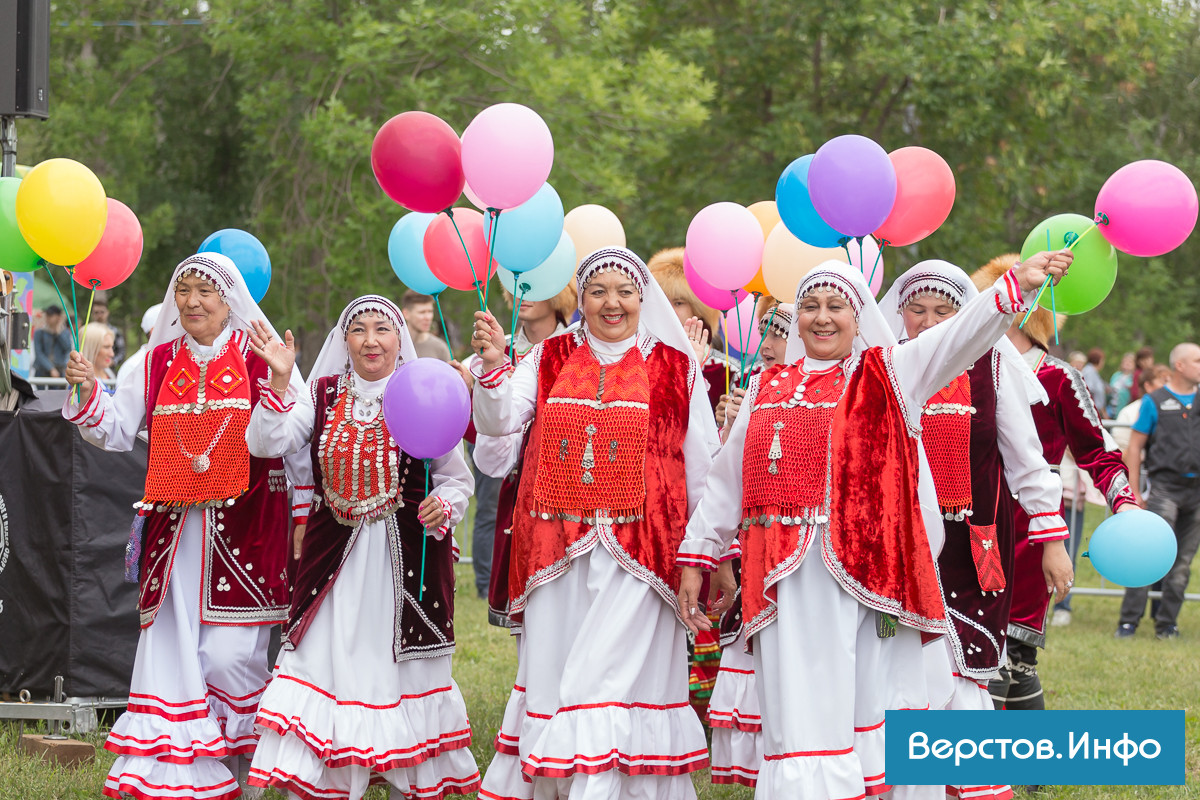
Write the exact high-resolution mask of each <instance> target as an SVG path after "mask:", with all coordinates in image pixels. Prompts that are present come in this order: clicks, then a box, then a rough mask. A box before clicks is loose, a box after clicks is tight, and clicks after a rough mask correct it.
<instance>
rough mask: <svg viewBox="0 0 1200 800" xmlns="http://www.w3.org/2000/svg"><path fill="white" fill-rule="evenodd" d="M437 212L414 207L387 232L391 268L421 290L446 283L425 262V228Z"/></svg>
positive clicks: (428, 291) (435, 288)
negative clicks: (413, 209)
mask: <svg viewBox="0 0 1200 800" xmlns="http://www.w3.org/2000/svg"><path fill="white" fill-rule="evenodd" d="M436 216H437V214H424V213H422V212H420V211H413V212H412V213H409V214H405V215H404V216H403V217H401V218H400V220H399V221H398V222H397V223H396V224H395V225H393V226H392V233H391V235H389V236H388V261H390V262H392V271H393V272H395V273H396V277H397V278H399V279H400V282H401V283H403V284H404V285H405V286H407V287H408V288H410V289H412V290H413V291H414V292H420V293H421V294H439V293H440V292H443V291H445V290H446V284H444V283H442V282H441V281H439V280H438V279H437V278H436V277H434V275H433V271H432V270H430V269H429V265H428V264H426V263H425V248H424V242H425V229H426V228H428V227H429V223H431V222H433V219H434V217H436Z"/></svg>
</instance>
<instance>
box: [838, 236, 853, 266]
mask: <svg viewBox="0 0 1200 800" xmlns="http://www.w3.org/2000/svg"><path fill="white" fill-rule="evenodd" d="M838 244H840V245H841V246H842V249H843V250H845V251H846V260H847V261H851V260H853V259H851V258H850V237H849V236H847V237H845V238H844V239H842V240H841V241H840V242H838Z"/></svg>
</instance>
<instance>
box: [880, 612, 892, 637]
mask: <svg viewBox="0 0 1200 800" xmlns="http://www.w3.org/2000/svg"><path fill="white" fill-rule="evenodd" d="M875 635H876V636H878V637H879V638H880V639H890V638H892V637H893V636H895V635H896V618H895V617H894V616H892V615H891V614H885V613H883V612H882V611H876V612H875Z"/></svg>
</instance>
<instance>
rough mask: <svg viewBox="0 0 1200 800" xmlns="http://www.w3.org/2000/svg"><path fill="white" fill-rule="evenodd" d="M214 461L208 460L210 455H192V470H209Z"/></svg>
mask: <svg viewBox="0 0 1200 800" xmlns="http://www.w3.org/2000/svg"><path fill="white" fill-rule="evenodd" d="M211 464H212V462H210V461H209V460H208V456H206V455H204V454H203V453H201V454H200V455H198V456H192V472H196V473H200V472H208V468H209V467H210V466H211Z"/></svg>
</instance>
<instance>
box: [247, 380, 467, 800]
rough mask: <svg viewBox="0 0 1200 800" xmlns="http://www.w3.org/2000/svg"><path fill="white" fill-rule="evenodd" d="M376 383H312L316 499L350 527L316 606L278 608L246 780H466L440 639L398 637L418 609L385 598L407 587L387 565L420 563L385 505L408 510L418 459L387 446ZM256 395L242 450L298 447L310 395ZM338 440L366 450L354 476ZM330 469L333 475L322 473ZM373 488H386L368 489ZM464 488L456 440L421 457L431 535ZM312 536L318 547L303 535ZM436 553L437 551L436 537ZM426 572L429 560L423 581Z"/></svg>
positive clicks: (322, 783)
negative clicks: (301, 611)
mask: <svg viewBox="0 0 1200 800" xmlns="http://www.w3.org/2000/svg"><path fill="white" fill-rule="evenodd" d="M347 380H349V381H350V382H351V385H352V391H353V395H352V396H348V395H350V393H349V392H348V391H347V386H346V382H347ZM386 385H387V379H383V380H379V381H373V382H371V381H365V380H363V379H362V378H360V377H358V375H356V374H352V375H351V376H350V378H349V379H347V378H345V377H343V378H342V379H340V380H337V379H329V380H322V381H321V382H318V383H316V384H315V386H316V387H318V388H321V387H328V388H330V389H333V387H334V386H336V387H337V389H336V390H334V391H331V392H330V399H329V401H328V403H327V406H328V408H329V411H328V412H326V413H323V414H321V415H320V419H324V421H325V424H324V425H323V426H322V431H321V432H318V435H317V437H316V438H318V439H319V440H320V441H321V443H322V445H324V444H325V442H326V437H332V439H333V440H334V441H331V442H329V446H328V447H324V446H322V447H321V448H320V451H321V453H320V455H319V456H318V463H320V464H321V465H322V468H323V473H325V474H324V476H323V477H322V478H321V480H322V488H321V489H320V490H319V491H318V502H322V503H324V504H326V505H327V506H328V509H329V511H330V512H333V513H334V514H335V515H337V517H338V519H340V520H341V519H343V518H344V520H343V522H342V523H341V524H342V525H344V526H349V527H351V528H353V529H354V531H353V533H351V535H350V536H349V537H348V541H347V544H346V545H345V547H347V548H348V552H346V553H344V554H341V553H338V554H334V558H333V561H332V563H333V564H334V565H335V566H334V575H333V577H332V578H331V579H329V580H328V581H327V582H324V583H322V584H318V586H323V587H324V588H314V589H313V590H312V591H313V592H314V593H317V594H319V595H320V597H319V599H318V601H315V602H319V605H318V606H316V608H315V611H314V610H312V609H311V608H306V612H305V616H304V619H303V623H302V624H301V623H299V621H298V620H297V619H291V618H290V619H289V622H288V625H287V626H286V627H287V631H288V634H287V635H289V636H291V637H293V638H295V639H298V640H299V641H298V642H296V643H294V649H286V648H287V647H290V646H293V645H292V644H285V649H284V650H283V652H282V653H281V654H280V657H279V660H278V662H277V664H276V666H275V672H274V676H273V678H272V681H271V683H270V685H269V686H268V687H267V690H266V692H264V694H263V697H262V701H261V703H260V706H259V709H258V718H257V725H258V729H259V731H260V733H261V735H262V739H261V741H260V743H259V746H258V749H257V750H256V751H255V755H254V763H253V765H252V767H251V770H250V782H251V783H252V784H253V785H256V786H273V787H275V788H277V789H279V790H280V791H287V792H291V793H293V794H294V795H296V796H298V797H301V798H304V800H347V799H350V800H357V798H360V797H362V796H363V793H364V792H366V790H367V788H368V787H369V786H370V785H372V784H381V783H386V784H389V785H390V787H391V790H392V792H393V795H395V796H400V797H405V798H422V799H423V800H428V799H433V800H439V799H440V798H443V797H445V796H448V795H453V794H465V793H469V792H472V791H475V789H477V788H478V786H479V770H478V768H477V767H476V765H475V759H474V758H473V757H472V755H471V751H470V750H469V749H468V745H469V744H470V742H471V726H470V721H469V720H468V718H467V710H466V704H465V702H464V700H463V697H462V693H461V691H460V690H459V688H458V685H457V684H456V683H455V682H454V679H453V678H452V677H451V655H450V653H451V652H452V651H453V647H454V645H453V639H452V638H444V639H443V640H442V641H440V642H439V643H437V645H436V646H435V647H433V649H427V648H422V647H421V645H417V643H416V642H415V638H416V637H415V636H414V637H413V639H414V641H413V642H412V644H413V645H415V647H408V645H409V641H408V636H407V635H406V634H407V627H405V630H401V631H398V630H397V623H398V621H402V620H404V619H407V617H405V616H404V614H410V613H413V612H414V611H416V610H417V609H418V606H417V604H416V603H415V602H413V601H415V600H416V598H415V597H408V595H407V592H406V595H405V599H403V600H400V601H398V600H397V599H396V594H397V591H398V589H397V587H398V586H399V587H400V589H399V591H406V590H405V589H404V583H405V581H404V580H402V578H403V576H398V574H397V570H402V571H404V572H409V571H412V572H415V571H416V570H419V569H420V566H419V563H411V561H410V562H409V563H405V562H404V561H403V560H400V561H398V560H397V552H396V547H397V544H398V542H397V541H395V540H396V539H398V536H399V535H400V534H397V533H396V530H397V529H396V525H395V524H394V522H393V519H394V517H395V516H396V514H397V513H399V514H412V513H415V511H414V507H413V503H414V502H419V501H420V498H421V496H422V495H423V494H424V486H423V485H421V484H413V485H411V486H410V485H409V484H410V483H412V482H413V480H414V478H416V477H417V475H423V470H421V469H420V464H419V462H416V463H415V464H414V465H413V466H411V467H406V466H405V465H406V464H407V463H409V462H408V461H407V460H406V458H405V457H404V456H403V454H402V453H400V451H398V449H396V448H395V446H394V445H391V444H390V443H391V438H390V434H388V432H387V429H386V424H385V423H384V422H383V420H382V414H381V412H380V404H379V400H380V398H381V397H382V394H383V390H384V388H385V386H386ZM314 391H315V390H314ZM335 394H336V396H335ZM263 398H264V399H263V401H262V402H261V403H260V404H259V405H258V406H257V407H256V408H255V410H254V414H253V416H252V417H251V422H250V428H249V430H248V432H247V441H248V443H249V445H250V450H251V452H254V453H264V454H265V453H280V452H291V451H292V450H294V449H298V448H299V449H302V451H303V452H305V453H308V452H309V450H308V448H309V446H310V442H312V441H313V439H314V427H315V426H316V425H317V424H319V423H320V419H318V414H317V411H316V409H315V407H314V404H313V398H312V396H311V395H310V394H309V393H308V392H305V393H304V394H303V395H302V396H301V397H299V398H293V397H291V396H290V395H289V396H288V397H287V398H285V400H286V401H287V402H285V403H280V401H279V400H278V399H277V398H275V397H273V396H269V395H268V394H267V393H265V392H264V395H263ZM322 400H323V401H324V400H325V398H324V397H322ZM293 401H295V402H294V404H293ZM339 432H340V433H343V434H345V438H343V437H342V436H341V435H339ZM377 440H382V441H386V442H388V443H389V448H390V450H389V448H382V449H381V448H379V447H378V446H377ZM335 443H336V445H337V447H336V448H335V446H334V445H335ZM313 446H315V445H313ZM335 450H336V452H335ZM388 451H390V452H393V453H397V454H399V458H397V459H396V460H395V461H391V460H389V459H390V456H385V455H384V454H383V453H384V452H388ZM337 452H344V453H345V454H358V455H360V456H362V457H363V458H364V459H365V460H364V463H365V462H366V461H369V462H371V468H370V470H369V469H368V467H367V466H363V467H362V468H361V483H360V472H359V471H358V470H354V469H352V468H344V464H345V463H346V462H345V461H344V460H342V461H339V460H338V459H339V456H338V455H336V453H337ZM375 454H378V456H379V457H378V459H377V458H376V457H375ZM353 457H354V458H355V459H357V456H353ZM410 469H411V474H410ZM330 470H333V471H334V472H336V473H337V474H336V475H334V476H330V475H328V474H327V473H328V472H329V471H330ZM401 472H403V473H404V475H401V474H400V473H401ZM351 473H352V474H353V481H351ZM338 476H341V479H340V481H339V478H338ZM343 484H344V485H343ZM377 486H382V487H384V488H385V491H384V492H383V493H382V494H378V493H375V494H373V492H376V487H377ZM388 486H390V487H391V489H390V490H388V489H387V488H386V487H388ZM472 488H473V479H472V478H471V474H470V470H469V469H468V468H467V466H466V462H465V461H464V460H463V457H462V454H461V452H460V451H459V450H457V449H456V450H454V451H452V452H451V453H449V454H447V455H446V456H443V457H442V458H439V459H434V460H433V463H432V467H431V471H430V487H429V493H430V494H431V495H435V496H437V497H439V498H440V499H441V500H442V503H443V507H444V508H445V509H447V512H448V515H449V518H448V522H447V524H446V525H445V526H443V528H442V530H441V533H440V536H439V537H438V538H439V539H440V538H441V536H444V535H445V534H446V533H447V532H448V530H449V529H450V527H451V526H452V525H453V524H455V523H457V522H459V521H460V520H461V519H462V515H463V513H464V512H465V511H466V507H467V501H468V499H469V497H470V494H471V491H472ZM405 500H407V501H408V502H407V503H405V502H404V501H405ZM397 503H400V506H399V507H398V506H397ZM404 506H407V507H404ZM314 508H316V506H314ZM323 513H325V512H324V511H323V510H321V509H316V510H315V511H314V514H313V516H311V517H310V529H309V530H310V535H314V536H315V535H316V534H315V533H314V531H315V530H317V529H314V528H312V527H311V526H312V524H313V521H314V520H317V519H319V518H320V517H321V515H322V514H323ZM305 543H306V545H307V544H309V541H308V537H307V536H306V539H305ZM312 544H314V545H317V546H318V549H319V548H320V546H321V543H320V542H319V541H317V540H316V539H314V541H313V542H312ZM431 551H432V548H431ZM400 552H404V551H403V550H401V551H400ZM417 552H419V550H418V551H417ZM438 552H439V553H440V554H441V556H442V557H445V558H448V555H447V552H448V551H447V550H446V548H444V547H442V548H439V550H438ZM308 558H309V551H308V550H307V549H306V550H305V551H303V552H302V554H301V563H300V566H299V568H298V569H299V571H300V575H299V576H298V578H297V585H299V583H300V582H301V581H303V580H305V574H304V571H305V562H306V559H308ZM401 558H402V557H401ZM440 566H444V565H440ZM440 573H441V570H439V574H440ZM432 575H433V569H432V568H430V569H429V571H428V573H427V578H426V579H427V581H429V582H430V583H432V578H431V577H430V576H432ZM307 585H308V584H305V588H306V587H307ZM410 585H412V584H411V582H410ZM306 593H307V591H306ZM302 599H303V598H297V599H295V600H293V604H292V615H291V616H295V615H296V614H297V609H298V608H300V607H303V606H302V603H301V600H302ZM400 606H403V612H402V611H401V610H398V609H399V608H400ZM446 622H447V623H448V622H449V620H447V621H446ZM439 627H440V626H439ZM298 628H302V631H303V637H302V638H301V637H300V635H299V632H298ZM425 633H426V634H428V633H429V631H425Z"/></svg>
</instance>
